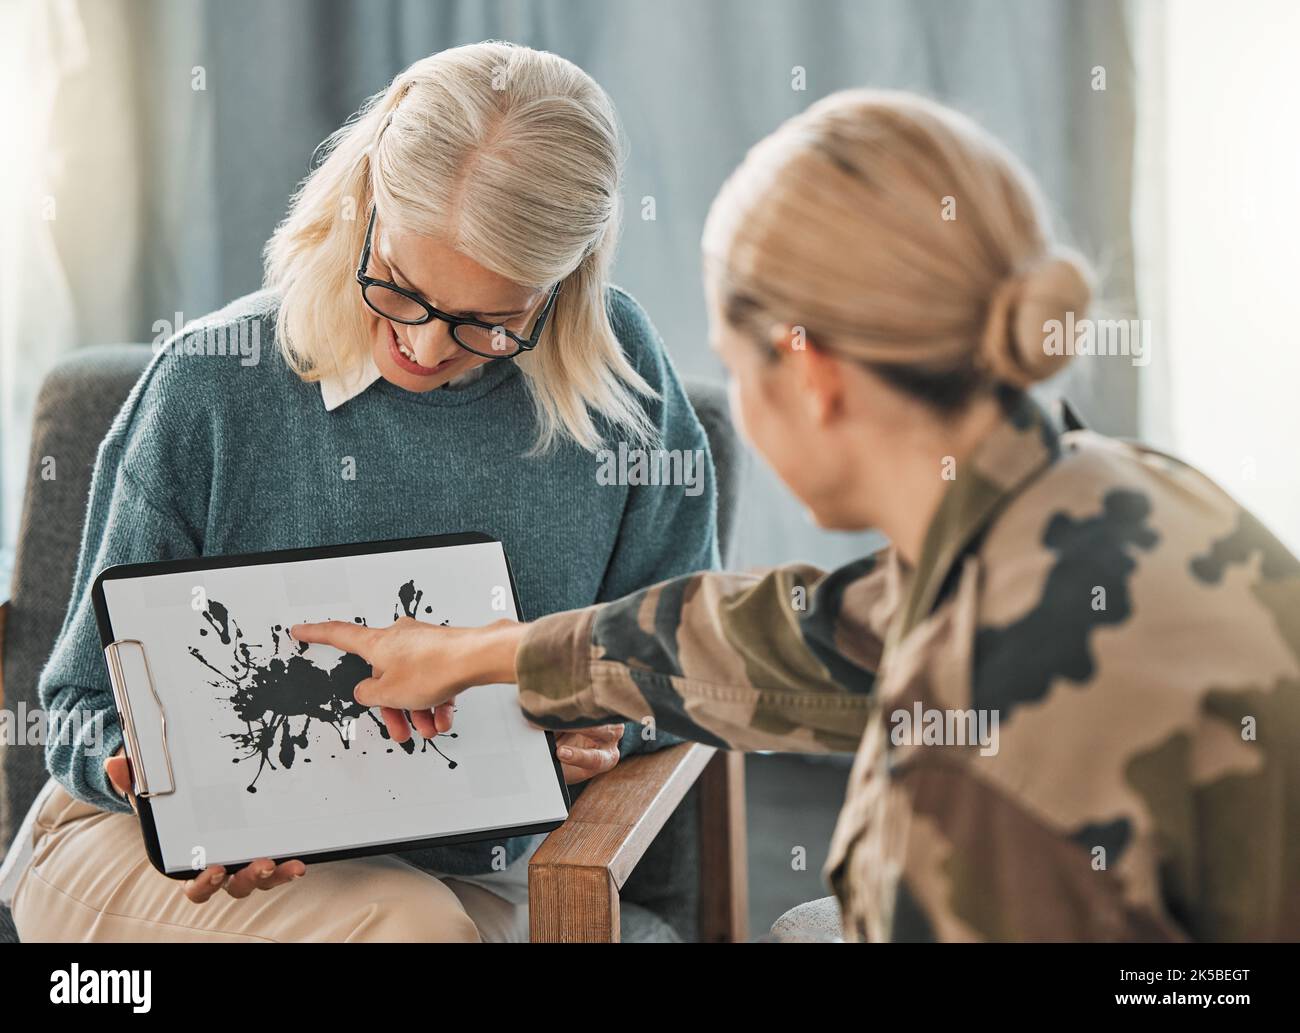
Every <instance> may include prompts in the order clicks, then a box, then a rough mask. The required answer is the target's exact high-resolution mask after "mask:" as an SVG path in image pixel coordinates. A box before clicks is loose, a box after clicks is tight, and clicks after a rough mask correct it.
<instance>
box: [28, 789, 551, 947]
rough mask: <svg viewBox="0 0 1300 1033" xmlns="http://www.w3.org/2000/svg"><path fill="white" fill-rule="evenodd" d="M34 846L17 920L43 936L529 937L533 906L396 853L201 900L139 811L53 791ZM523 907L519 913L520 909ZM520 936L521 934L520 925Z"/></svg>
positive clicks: (36, 938) (32, 937)
mask: <svg viewBox="0 0 1300 1033" xmlns="http://www.w3.org/2000/svg"><path fill="white" fill-rule="evenodd" d="M33 841H34V854H33V856H32V860H31V863H30V864H29V865H28V867H27V870H26V872H25V873H24V874H23V876H22V880H21V881H20V882H19V884H18V887H17V889H16V891H15V893H14V901H13V914H14V923H15V925H16V926H17V927H18V935H19V936H20V937H21V938H22V939H23V940H24V941H26V942H41V941H60V942H69V941H81V942H89V941H111V942H126V941H146V942H153V941H159V940H169V941H170V940H176V941H225V942H249V941H261V942H340V941H354V942H355V941H401V942H417V943H448V942H461V943H473V942H478V941H479V940H480V939H483V940H498V941H499V940H518V939H520V938H526V937H527V909H526V907H525V908H519V907H518V906H517V905H514V904H511V903H509V902H508V901H505V900H503V899H502V898H500V897H498V896H497V895H496V894H494V893H492V892H490V891H489V890H486V889H484V888H483V887H481V886H476V885H474V884H472V883H468V882H461V881H460V880H455V879H446V880H443V879H439V878H436V877H435V876H433V875H430V874H429V873H427V872H424V871H421V870H420V869H418V868H416V867H414V866H413V865H410V864H407V863H406V862H405V861H403V860H401V859H400V858H398V857H394V856H391V855H389V856H377V857H365V858H357V859H355V860H350V861H334V862H330V863H328V864H316V865H308V866H307V874H306V875H305V876H303V877H302V878H301V879H297V880H295V881H294V882H292V883H289V884H288V885H285V886H280V887H277V888H276V889H272V890H255V891H254V892H253V893H252V894H250V895H249V896H248V897H246V898H244V899H243V900H236V899H234V898H233V897H231V896H229V895H228V894H226V893H218V894H216V895H214V896H213V897H212V899H211V900H209V901H208V902H207V903H205V904H193V903H191V902H190V901H189V900H188V899H186V897H185V894H184V892H183V891H182V886H183V885H184V883H183V882H181V881H179V880H176V879H169V878H167V877H166V876H164V875H161V874H159V873H158V872H157V871H156V870H155V869H154V867H153V865H151V864H150V863H149V859H148V857H146V856H145V852H144V841H143V839H142V838H141V834H140V822H139V819H138V818H136V816H135V815H134V814H116V813H109V812H107V811H101V810H99V809H98V808H96V807H93V806H91V805H90V804H86V803H82V802H80V801H78V800H74V799H73V798H72V797H71V796H69V795H68V794H67V793H66V792H65V791H64V790H63V788H62V787H56V788H55V789H54V790H53V792H52V793H51V794H50V797H49V799H48V800H46V802H45V804H44V806H43V807H42V808H41V810H40V812H39V814H38V815H37V818H36V829H35V833H34V837H33ZM521 911H522V914H521V913H520V912H521ZM521 932H522V937H521V936H520V933H521Z"/></svg>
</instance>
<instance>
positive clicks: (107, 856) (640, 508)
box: [13, 43, 717, 940]
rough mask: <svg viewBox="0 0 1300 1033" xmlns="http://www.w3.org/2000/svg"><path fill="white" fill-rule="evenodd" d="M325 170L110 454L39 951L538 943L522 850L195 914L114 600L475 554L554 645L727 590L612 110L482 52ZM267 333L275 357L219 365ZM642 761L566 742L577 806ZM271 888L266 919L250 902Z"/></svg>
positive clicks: (38, 929)
mask: <svg viewBox="0 0 1300 1033" xmlns="http://www.w3.org/2000/svg"><path fill="white" fill-rule="evenodd" d="M325 155H326V156H325V157H324V160H323V161H322V162H321V163H320V164H319V165H318V166H317V167H316V168H315V169H314V170H313V171H312V173H311V174H310V176H309V177H308V178H307V179H306V181H305V182H304V184H303V185H302V188H301V190H300V192H299V193H298V194H297V196H296V197H295V198H294V200H293V204H292V206H291V208H290V211H289V214H288V217H287V218H286V219H285V221H284V222H283V224H282V225H281V226H280V227H279V228H278V229H277V230H276V232H275V235H274V237H273V238H272V239H271V241H270V243H269V245H268V246H267V252H266V289H265V290H264V291H262V292H260V293H258V294H255V295H252V296H250V297H248V298H244V299H241V300H239V301H237V302H235V303H233V304H232V305H230V306H228V307H227V308H225V309H222V310H221V311H220V312H217V313H215V314H213V315H211V316H209V317H207V318H206V319H204V320H202V321H200V322H199V323H197V324H195V325H191V326H188V327H186V328H185V329H184V331H182V333H181V335H179V336H178V337H177V338H176V339H175V340H170V341H165V342H161V345H162V346H161V347H160V353H159V355H158V356H157V357H156V358H155V360H154V361H153V362H152V363H151V364H150V366H149V368H148V370H147V372H146V373H145V374H144V376H143V377H142V379H141V381H140V383H139V384H138V385H137V386H136V388H135V389H134V391H133V392H132V394H131V396H130V398H129V399H128V400H127V402H126V405H125V407H124V408H123V410H122V412H121V413H120V414H119V416H118V418H117V419H116V421H115V422H114V424H113V427H112V429H111V430H110V432H109V434H108V437H107V438H106V440H105V441H104V442H103V444H102V445H101V447H100V452H99V457H98V462H97V466H96V469H95V474H94V479H93V484H92V489H91V501H90V509H89V514H88V517H87V522H86V528H85V535H84V540H83V544H82V550H81V558H80V562H79V565H78V573H77V578H76V583H75V587H74V593H73V598H72V601H71V606H70V609H69V612H68V615H67V618H66V621H65V623H64V626H63V629H62V632H61V634H60V636H59V638H58V641H57V643H56V645H55V647H54V650H53V653H52V655H51V657H50V659H49V663H48V665H47V666H46V668H45V670H44V672H43V674H42V676H41V682H40V694H41V699H42V703H43V705H44V706H45V707H46V709H47V710H48V711H49V712H51V713H56V714H64V713H71V712H78V713H79V715H80V716H81V717H82V718H83V721H82V722H79V723H78V725H77V727H83V726H84V727H87V728H91V729H93V728H95V727H96V719H100V720H102V722H103V727H104V736H103V747H102V748H101V744H100V741H99V740H98V738H96V739H95V741H91V738H90V737H77V738H75V739H73V740H71V741H69V740H67V739H61V740H59V741H58V742H51V744H50V745H49V747H48V749H47V761H48V765H49V767H50V770H51V772H52V774H53V775H54V778H55V780H56V782H57V785H56V786H54V787H53V789H52V790H51V791H50V792H47V793H46V794H44V795H43V796H42V798H41V800H40V811H39V813H38V814H37V816H36V822H35V828H36V834H35V839H34V842H33V843H32V844H31V847H32V850H33V856H32V859H31V861H30V863H29V864H28V865H27V868H26V870H25V871H24V872H23V874H22V878H21V882H19V884H18V886H17V890H16V894H15V898H14V905H13V911H14V917H15V921H16V924H17V926H18V930H19V933H20V935H21V936H22V938H23V939H24V940H31V939H43V940H50V939H55V940H63V939H71V940H87V939H109V940H138V939H145V940H153V939H198V940H210V939H222V940H268V939H270V940H344V939H346V940H362V939H378V940H385V939H386V940H476V939H518V938H524V937H526V935H527V910H526V898H527V860H526V858H527V854H528V852H529V850H530V849H531V847H532V846H533V845H535V841H534V840H531V839H527V838H524V839H519V838H515V839H509V840H506V841H504V842H500V843H492V842H482V843H471V844H465V845H460V846H447V847H442V848H437V849H429V850H423V851H418V852H415V853H408V854H403V855H400V856H397V855H394V856H388V857H377V858H363V859H356V860H348V861H341V862H335V863H331V864H323V865H319V866H313V867H312V868H311V870H310V872H309V871H308V870H307V869H306V867H305V866H304V865H303V864H302V863H301V862H299V861H287V862H283V863H281V864H279V865H276V864H274V863H273V862H271V861H270V860H267V859H261V860H258V861H254V862H253V863H252V864H250V865H248V866H247V867H245V868H243V869H241V870H240V871H239V872H237V873H235V874H233V875H232V874H231V873H229V872H227V871H225V870H224V869H222V868H219V867H218V868H208V869H204V870H202V871H198V872H196V875H195V878H194V879H192V880H191V881H190V882H189V883H187V884H185V886H184V888H183V890H182V889H181V888H180V887H178V884H177V883H175V882H173V881H171V880H169V879H167V878H165V877H163V876H162V875H160V874H158V873H157V872H155V871H154V870H153V869H152V867H151V866H150V864H149V863H148V861H147V859H146V857H145V853H144V845H143V843H142V841H141V837H140V832H139V828H138V823H137V821H136V819H135V818H134V817H133V816H132V815H131V801H130V789H129V787H130V774H129V770H128V766H127V761H126V758H125V757H124V756H123V755H121V751H120V749H119V747H120V745H121V742H122V733H121V730H120V727H119V724H118V720H117V715H116V712H115V710H114V708H113V699H112V694H111V691H110V687H109V682H108V677H107V674H106V672H105V669H104V661H103V656H102V654H101V652H100V642H99V636H98V632H97V630H96V626H95V617H94V613H93V608H92V605H91V592H90V586H91V582H92V580H93V578H94V576H95V574H96V573H97V572H98V571H99V570H101V569H103V568H105V567H108V566H111V565H114V564H119V563H128V562H137V561H145V560H162V559H173V558H180V557H187V556H195V555H211V554H230V553H244V552H257V551H264V550H270V549H278V548H290V547H302V546H316V545H326V544H333V543H343V542H364V541H374V540H380V539H394V538H405V537H412V536H417V535H428V534H436V533H442V532H457V531H465V530H478V531H485V532H487V533H489V534H491V535H492V536H493V537H496V538H498V539H500V540H501V541H502V542H503V543H504V545H505V548H506V551H507V553H508V555H509V556H510V559H511V563H512V567H513V571H514V575H515V579H516V582H517V587H518V593H519V597H520V603H521V607H522V611H523V612H524V613H525V614H527V615H529V616H543V615H545V614H548V613H552V612H555V611H560V610H568V609H573V608H575V607H581V606H586V605H589V604H592V603H595V602H599V601H600V600H604V599H616V598H619V597H621V596H623V595H626V594H627V593H628V592H631V591H634V590H636V589H638V588H642V587H645V586H647V585H649V584H652V583H654V582H656V581H659V580H662V579H663V578H666V577H671V576H674V575H677V574H683V573H686V572H689V571H693V570H699V569H706V568H710V567H714V566H716V565H717V545H716V536H715V515H714V507H715V495H714V486H713V476H712V466H711V463H710V460H709V455H708V444H707V441H706V438H705V436H704V432H703V429H702V427H701V425H700V423H699V421H698V420H697V419H696V416H695V414H694V411H693V410H692V408H691V406H690V403H689V401H688V400H687V398H686V396H685V394H684V392H683V389H682V386H681V383H680V382H679V380H678V378H677V375H676V373H675V372H674V370H673V368H672V365H671V364H670V363H669V361H668V358H667V356H666V355H665V353H664V350H663V346H662V344H661V342H660V341H659V339H658V337H657V335H656V333H655V331H654V328H653V327H652V326H651V324H650V322H649V320H648V319H647V317H646V315H645V313H644V312H643V311H642V310H641V308H640V307H639V306H638V305H637V303H636V302H635V301H634V300H633V299H632V298H631V297H629V296H628V295H627V294H626V293H624V292H622V291H620V290H618V289H617V288H615V287H613V286H611V284H610V266H611V262H612V260H613V256H614V251H615V247H616V242H617V236H618V228H619V196H620V175H621V169H622V146H621V141H620V136H619V130H618V123H617V119H616V117H615V113H614V110H613V108H612V106H611V104H610V101H609V98H608V97H607V96H606V95H605V93H604V91H602V90H601V89H600V87H599V86H598V85H597V84H596V83H595V82H593V81H592V80H591V79H590V78H589V77H588V76H587V75H586V74H585V73H584V72H582V71H581V70H580V69H579V68H577V67H575V66H574V65H573V64H571V63H570V62H568V61H566V60H564V59H562V58H560V57H557V56H556V55H554V54H548V53H543V52H539V51H535V50H530V49H528V48H525V47H516V46H511V45H509V44H504V43H483V44H478V45H474V46H467V47H460V48H457V49H454V50H448V51H444V52H442V53H439V54H435V55H433V56H432V57H428V58H425V59H424V60H421V61H417V62H416V63H415V64H414V65H412V66H411V67H410V68H408V69H407V70H406V71H404V72H402V73H401V74H400V75H399V76H397V78H396V79H395V80H394V81H393V82H392V84H391V85H390V86H389V87H388V89H387V90H385V91H384V92H383V93H382V94H380V95H378V96H376V97H374V98H372V99H371V100H370V101H369V102H368V103H367V104H366V106H365V107H364V108H363V109H362V110H361V112H360V114H359V115H358V116H357V117H356V118H355V119H353V120H352V121H350V122H348V123H347V124H346V125H345V126H343V127H342V128H341V129H340V130H338V132H337V133H335V134H334V135H333V137H332V138H331V139H330V140H329V141H328V142H327V146H326V148H325ZM263 333H266V334H268V335H269V334H272V333H273V334H274V336H275V340H276V342H277V343H278V345H279V348H278V349H275V348H243V347H241V348H239V349H229V350H228V349H226V348H221V349H210V348H205V347H203V346H202V342H203V338H204V337H205V336H209V335H213V336H219V337H220V338H221V339H222V340H223V341H229V340H237V341H240V342H244V341H247V340H249V339H250V338H253V339H257V338H260V336H261V335H262V334H263ZM194 341H197V342H198V346H191V342H194ZM231 351H233V352H234V354H233V355H232V354H231ZM259 355H260V361H253V362H248V361H246V360H247V359H248V358H250V357H255V356H259ZM622 443H627V444H628V445H629V446H632V447H640V446H647V447H651V446H652V447H654V448H656V449H664V450H666V451H668V452H677V453H679V454H681V455H682V456H689V457H691V459H692V462H691V483H689V484H685V485H684V484H681V483H675V484H674V483H659V482H656V483H654V484H646V485H641V484H627V483H618V482H615V483H610V479H609V478H605V477H601V476H600V471H601V468H602V466H601V462H600V459H599V454H598V453H599V452H600V450H601V449H602V446H611V447H613V446H616V445H618V444H622ZM426 718H427V719H422V720H421V721H420V724H419V727H420V731H421V733H422V734H423V735H425V736H426V737H432V736H435V735H438V734H439V733H441V732H446V731H447V730H448V727H449V724H450V721H451V713H450V708H443V709H442V710H440V711H439V712H437V713H436V714H435V713H431V714H428V715H426ZM640 732H641V729H640V728H639V727H637V728H634V729H630V730H627V734H624V733H625V728H624V726H623V725H622V724H621V723H617V722H607V723H604V724H602V725H600V726H599V727H596V728H590V729H586V730H583V731H580V732H573V733H567V734H565V735H564V736H562V737H560V740H559V743H558V746H559V749H558V754H559V757H560V760H561V761H562V765H563V770H564V774H565V777H566V779H567V780H568V781H570V782H578V781H581V780H583V779H585V778H589V777H591V776H592V775H594V774H598V773H600V772H602V771H605V770H608V769H609V768H610V767H612V766H613V765H614V764H615V763H617V761H618V759H619V756H620V751H626V750H627V749H631V748H639V747H640V745H641V744H643V742H644V741H645V737H644V736H643V735H641V734H640ZM664 741H665V740H664V739H663V738H661V739H660V740H659V744H662V743H663V742H664ZM105 754H112V756H109V757H108V758H107V760H106V758H105ZM255 890H272V891H273V892H270V893H267V894H266V895H262V894H257V895H256V899H255V900H246V899H244V898H247V897H249V896H250V895H252V894H253V893H254V891H255ZM196 903H198V904H202V905H203V906H202V907H196V906H194V905H195V904H196Z"/></svg>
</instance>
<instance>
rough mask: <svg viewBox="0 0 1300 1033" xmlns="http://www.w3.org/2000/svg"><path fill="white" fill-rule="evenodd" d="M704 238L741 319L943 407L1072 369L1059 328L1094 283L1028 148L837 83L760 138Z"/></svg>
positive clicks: (904, 99) (728, 302)
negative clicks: (1062, 232) (1051, 336)
mask: <svg viewBox="0 0 1300 1033" xmlns="http://www.w3.org/2000/svg"><path fill="white" fill-rule="evenodd" d="M702 247H703V250H704V254H705V260H706V265H707V267H708V268H709V270H710V272H711V273H712V274H714V275H716V277H717V279H718V280H719V282H720V284H721V286H722V299H723V302H724V311H726V312H727V313H728V318H730V319H732V321H733V322H735V321H737V318H738V316H737V315H736V314H737V313H744V321H745V323H746V324H747V325H751V326H753V327H754V329H755V330H756V331H759V332H760V333H759V335H760V336H761V325H762V324H763V323H764V321H766V323H767V325H768V326H772V325H777V326H782V325H799V326H802V327H803V328H804V329H805V330H806V332H807V333H808V335H809V337H810V339H813V340H816V341H819V342H820V343H821V344H823V345H825V346H826V347H828V348H830V349H831V350H833V351H835V352H837V353H839V354H842V355H845V356H847V357H850V358H854V359H857V360H859V361H861V362H862V363H864V364H865V365H867V366H868V367H870V368H872V369H873V370H875V371H877V372H879V373H880V374H882V375H883V376H885V377H886V378H887V379H890V380H891V381H892V382H893V383H895V384H896V385H898V386H902V387H904V388H906V389H907V390H910V391H912V392H913V393H914V394H915V395H917V396H918V397H921V398H922V399H924V400H927V401H929V402H931V403H933V404H935V405H936V406H938V407H940V408H942V409H950V408H956V407H959V406H960V405H962V404H963V403H964V402H965V400H966V399H967V398H969V397H970V395H971V394H972V393H974V392H975V391H976V390H979V389H980V388H981V387H987V386H991V385H992V384H995V383H1003V384H1009V385H1012V386H1014V387H1024V386H1026V385H1028V384H1031V383H1033V382H1035V381H1038V380H1041V379H1043V378H1045V377H1048V376H1050V375H1051V374H1053V373H1054V372H1056V371H1057V370H1058V369H1060V368H1061V367H1062V366H1063V365H1064V364H1065V363H1066V362H1068V361H1069V358H1070V355H1069V354H1068V349H1050V348H1048V347H1047V346H1046V341H1047V335H1046V333H1045V331H1044V324H1045V323H1047V322H1048V321H1050V320H1052V319H1062V320H1063V319H1064V318H1065V317H1066V313H1069V312H1073V313H1074V314H1075V316H1076V318H1081V317H1082V316H1083V315H1085V311H1086V308H1087V305H1088V302H1089V300H1090V297H1091V293H1092V288H1091V282H1092V277H1091V273H1090V272H1089V269H1088V265H1087V263H1086V262H1085V261H1084V259H1083V258H1082V257H1080V256H1079V255H1077V254H1075V253H1074V252H1071V251H1069V250H1067V249H1065V248H1064V247H1062V246H1060V245H1059V244H1058V243H1057V242H1056V241H1055V240H1054V239H1053V236H1052V233H1051V230H1050V223H1049V218H1048V215H1047V210H1046V205H1045V204H1044V202H1043V199H1042V197H1041V195H1040V194H1039V192H1038V189H1037V187H1036V186H1035V184H1034V182H1033V179H1032V178H1031V177H1030V175H1029V173H1028V172H1027V171H1026V170H1025V169H1024V167H1023V166H1022V165H1021V163H1020V162H1019V161H1018V160H1017V159H1016V158H1015V156H1014V155H1012V154H1011V152H1010V151H1008V150H1007V149H1006V148H1005V147H1004V146H1002V144H1000V143H999V142H998V141H997V140H996V139H994V138H993V137H992V136H990V135H989V134H988V133H987V132H985V131H984V130H983V129H981V128H980V127H979V126H978V125H976V124H975V123H974V122H972V121H971V120H970V119H968V118H966V117H965V116H964V115H961V114H959V113H958V112H956V111H953V110H952V109H950V108H947V107H944V106H943V105H941V104H937V103H935V102H933V101H930V100H927V99H925V98H923V97H920V96H917V95H915V94H910V93H903V92H895V91H883V90H847V91H843V92H841V93H836V94H832V95H830V96H829V97H826V98H824V99H822V100H820V101H818V102H817V103H815V104H813V105H812V106H811V107H810V108H809V109H808V110H807V111H805V112H803V113H802V114H800V115H797V116H795V117H794V118H792V119H790V120H788V121H787V122H786V123H784V124H783V125H782V126H781V127H780V128H778V129H777V130H776V132H774V133H772V134H771V135H770V136H768V137H767V138H766V139H764V140H762V141H760V142H759V143H758V144H756V145H755V146H754V147H753V148H752V149H751V150H750V152H749V153H748V154H747V155H746V156H745V160H744V161H743V162H742V163H741V165H740V166H739V168H737V169H736V171H735V172H733V173H732V175H731V176H730V177H729V178H728V179H727V181H726V183H724V185H723V187H722V190H721V191H720V193H719V195H718V198H717V200H716V201H715V202H714V205H713V208H712V209H711V210H710V212H709V217H708V221H707V223H706V225H705V229H704V236H703V240H702ZM1055 351H1060V352H1062V354H1054V352H1055Z"/></svg>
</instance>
